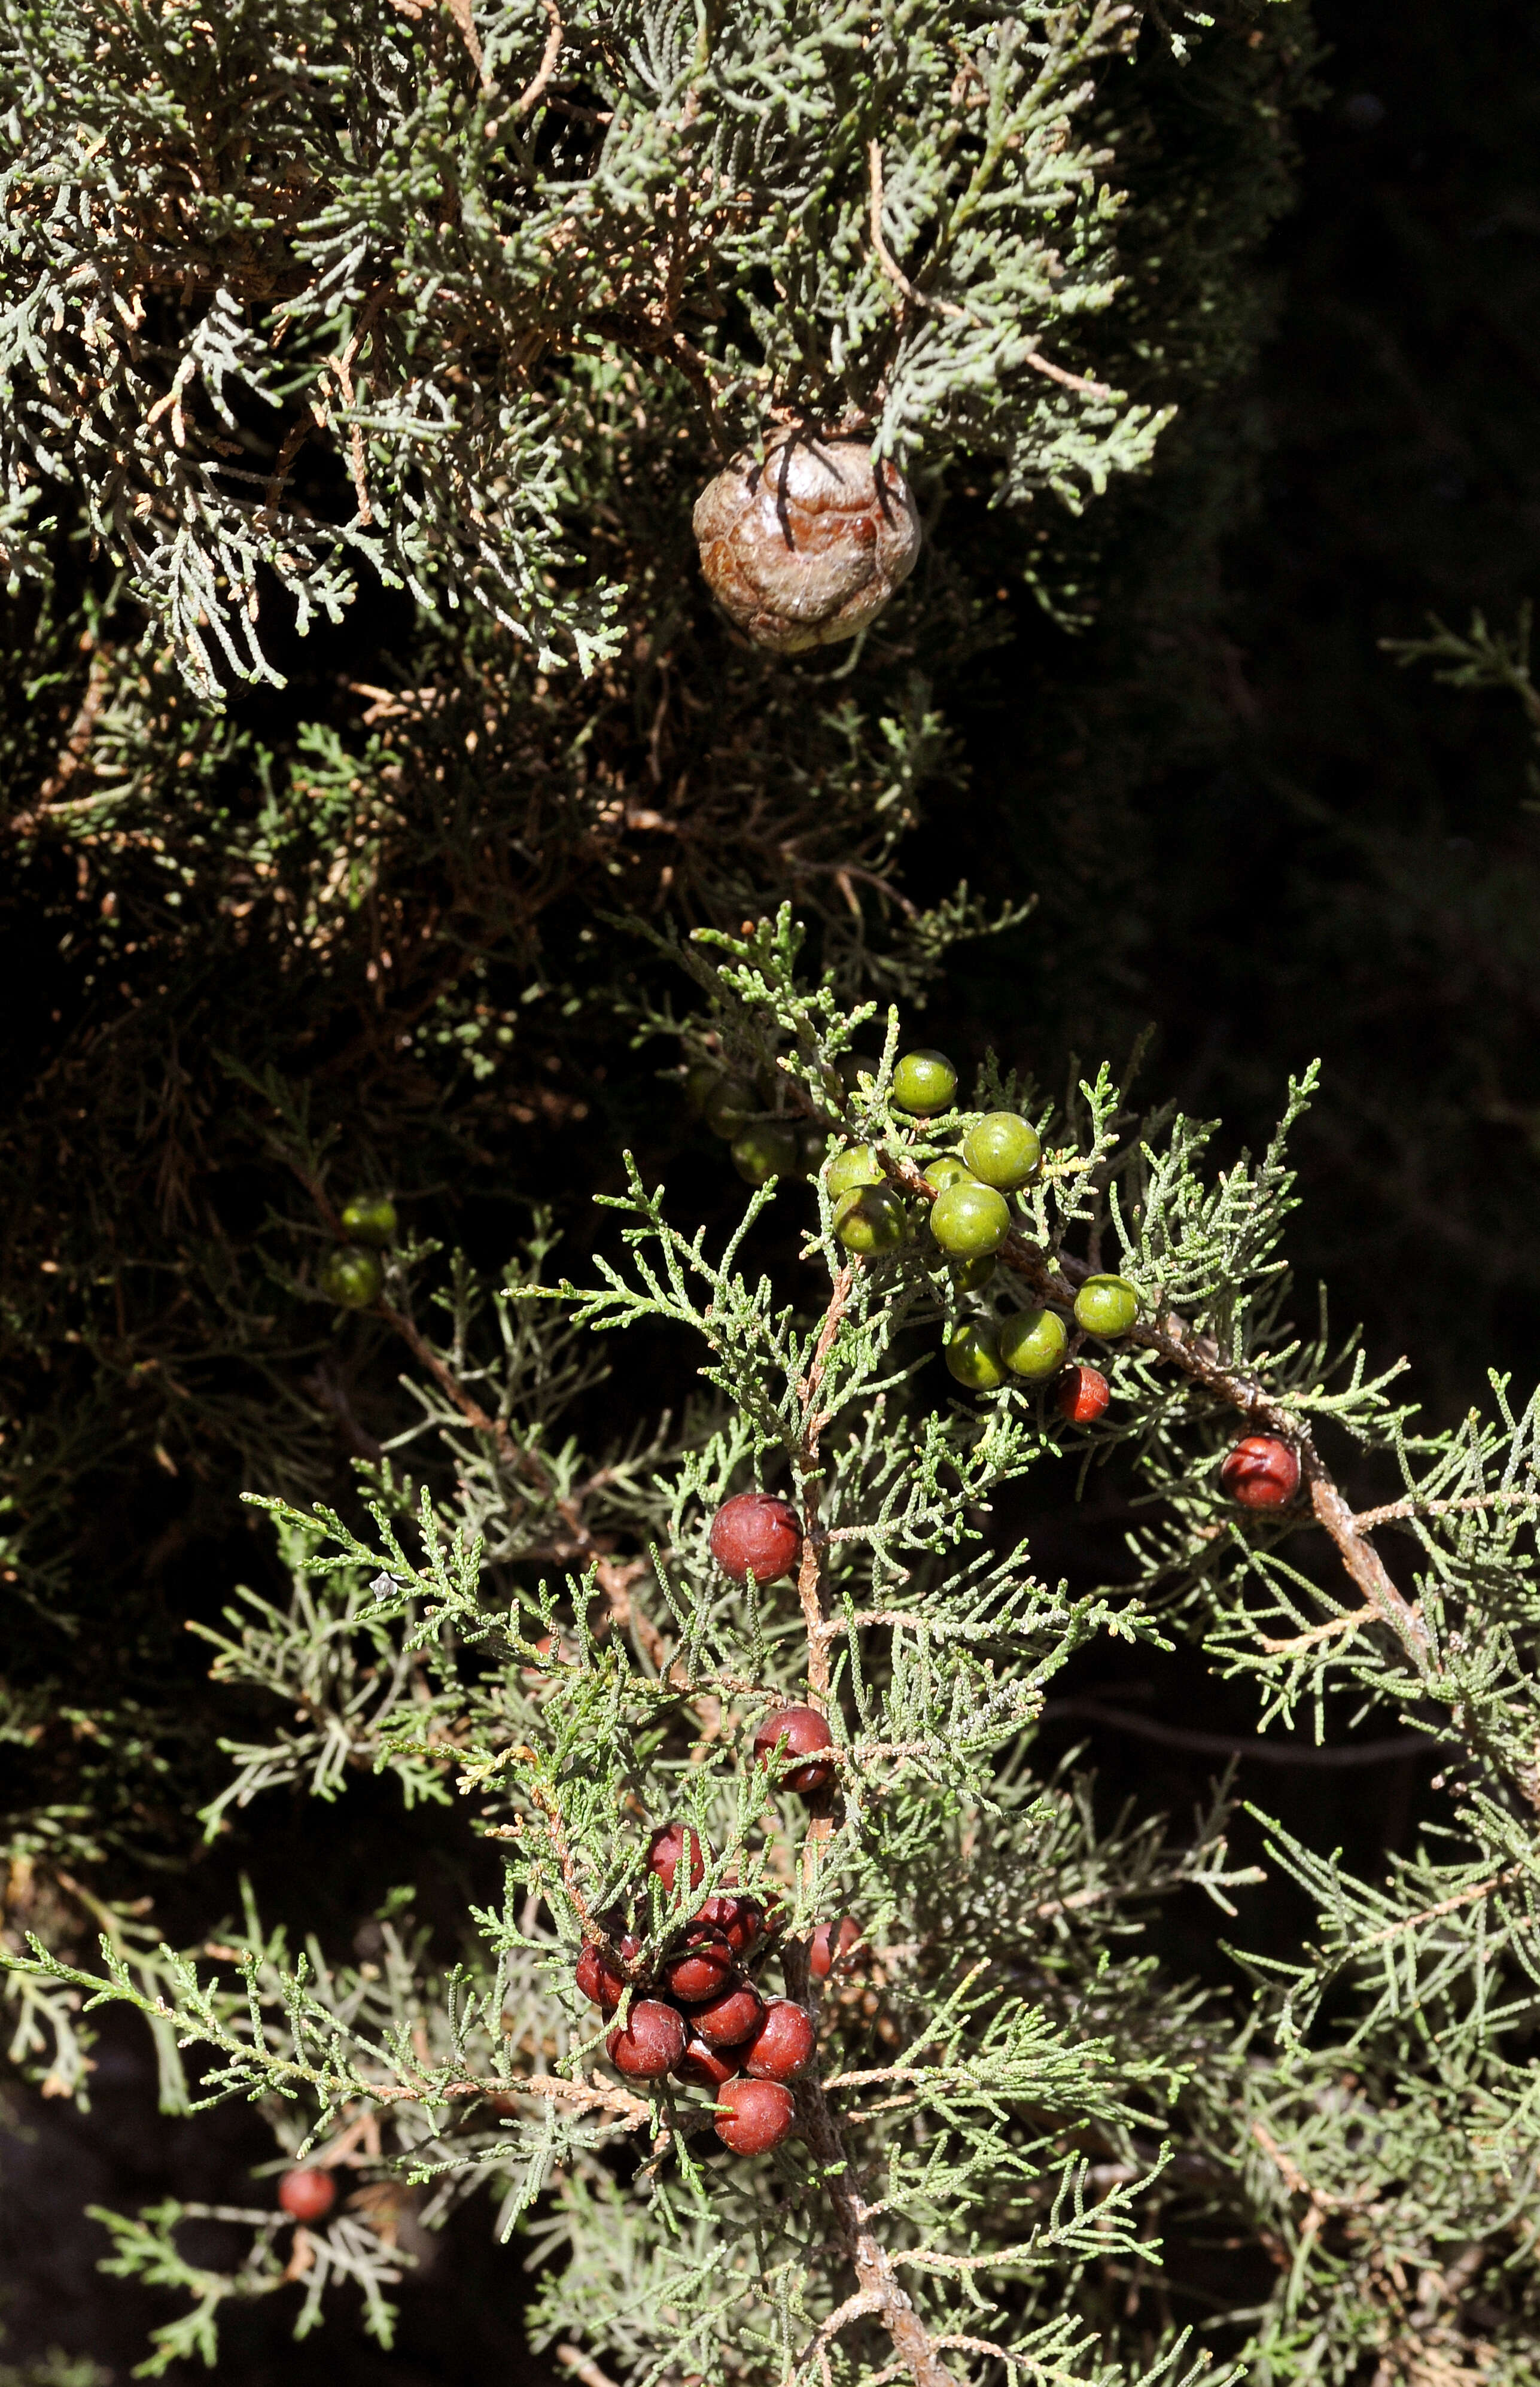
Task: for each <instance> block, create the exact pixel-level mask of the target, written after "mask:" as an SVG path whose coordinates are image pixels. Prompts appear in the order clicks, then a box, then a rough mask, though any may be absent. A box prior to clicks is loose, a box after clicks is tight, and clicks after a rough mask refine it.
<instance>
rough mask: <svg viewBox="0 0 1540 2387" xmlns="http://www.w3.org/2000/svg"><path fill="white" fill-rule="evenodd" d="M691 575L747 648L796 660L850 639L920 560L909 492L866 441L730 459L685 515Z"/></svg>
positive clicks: (786, 446) (811, 442)
mask: <svg viewBox="0 0 1540 2387" xmlns="http://www.w3.org/2000/svg"><path fill="white" fill-rule="evenodd" d="M694 524H695V536H696V538H697V539H698V540H699V542H700V547H701V570H702V572H704V574H705V575H706V580H707V583H708V585H709V587H710V588H711V591H712V594H713V596H714V597H715V599H716V600H717V602H718V604H719V605H720V606H721V607H722V609H723V611H724V613H727V614H729V615H730V616H731V618H732V619H733V621H735V622H736V623H737V624H738V627H739V628H740V629H743V630H747V631H748V633H749V636H750V637H751V638H752V639H754V641H755V642H756V644H758V645H759V646H762V647H770V648H773V649H774V650H775V651H776V653H777V654H782V655H794V654H800V653H802V651H803V650H805V649H807V648H809V647H824V646H831V645H833V644H834V642H835V641H836V640H837V639H839V638H853V637H854V636H855V634H856V632H857V630H859V629H861V628H863V627H864V626H865V624H866V623H867V622H869V621H870V620H871V619H872V617H873V615H874V614H876V613H880V612H881V610H882V608H883V606H884V605H886V603H887V602H888V600H889V598H890V596H891V595H892V593H893V591H894V589H895V588H897V587H899V586H900V584H901V583H902V582H903V581H905V580H907V578H908V577H909V575H910V573H911V572H912V571H913V570H914V568H915V557H916V556H917V555H918V553H919V549H920V524H919V516H918V514H917V513H916V512H915V500H914V499H913V498H912V497H911V496H910V494H909V486H908V483H907V482H906V481H905V480H904V477H903V474H902V473H901V472H900V471H899V469H898V467H897V465H896V464H891V463H889V462H888V461H886V459H885V460H884V461H882V462H881V463H880V464H877V465H874V464H873V462H872V459H871V448H870V446H869V444H868V442H867V441H866V440H865V439H862V438H859V437H856V436H830V437H828V438H827V439H825V438H814V437H809V436H806V435H794V436H790V437H788V438H784V439H782V440H780V441H778V442H776V444H775V445H774V446H773V447H772V448H770V452H769V454H768V455H767V456H765V457H764V458H763V459H762V458H760V457H758V456H753V455H750V454H744V455H741V456H735V457H734V459H733V461H732V462H731V463H730V464H729V465H728V466H727V467H726V471H724V472H721V473H718V474H717V476H716V478H715V480H714V481H712V482H710V483H708V485H707V486H706V487H705V488H704V489H702V491H701V495H700V497H699V498H698V499H696V503H695V514H694Z"/></svg>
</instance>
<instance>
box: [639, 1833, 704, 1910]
mask: <svg viewBox="0 0 1540 2387" xmlns="http://www.w3.org/2000/svg"><path fill="white" fill-rule="evenodd" d="M687 1840H688V1843H689V1865H688V1875H689V1886H690V1888H691V1889H693V1888H695V1885H696V1883H697V1882H699V1881H702V1880H703V1879H704V1878H705V1872H706V1855H707V1850H706V1849H705V1847H704V1846H703V1844H702V1842H701V1835H700V1834H699V1832H692V1831H691V1830H690V1829H689V1828H688V1825H685V1824H660V1825H659V1826H658V1829H657V1830H656V1831H655V1832H654V1833H653V1835H652V1838H651V1839H650V1841H649V1843H648V1849H647V1870H648V1872H649V1873H655V1874H656V1875H657V1876H658V1879H659V1880H660V1881H661V1882H662V1883H663V1888H664V1889H665V1890H666V1891H667V1892H668V1893H669V1895H670V1897H672V1896H673V1894H674V1877H675V1874H676V1873H677V1872H678V1870H679V1859H680V1858H681V1857H682V1856H683V1855H684V1852H685V1843H686V1841H687Z"/></svg>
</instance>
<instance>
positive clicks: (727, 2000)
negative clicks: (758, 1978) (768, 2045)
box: [689, 1981, 764, 2047]
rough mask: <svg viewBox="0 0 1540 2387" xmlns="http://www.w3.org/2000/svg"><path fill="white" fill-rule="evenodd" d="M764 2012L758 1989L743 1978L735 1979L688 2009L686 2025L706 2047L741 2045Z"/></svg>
mask: <svg viewBox="0 0 1540 2387" xmlns="http://www.w3.org/2000/svg"><path fill="white" fill-rule="evenodd" d="M762 2014H764V2002H763V2000H762V1999H761V1997H760V1993H759V1991H758V1990H757V1989H751V1987H750V1985H749V1983H748V1982H747V1981H735V1982H733V1983H732V1985H731V1986H730V1987H729V1988H727V1989H724V1990H723V1991H722V1992H721V1994H720V1996H718V1997H714V1998H712V1999H710V2000H709V2001H708V2002H707V2003H706V2004H705V2005H701V2006H693V2007H692V2008H691V2009H690V2017H689V2019H690V2027H691V2028H692V2029H693V2030H694V2031H695V2033H696V2034H697V2036H698V2037H699V2038H701V2039H703V2040H705V2042H706V2045H707V2046H708V2047H741V2046H742V2044H743V2042H744V2040H746V2039H752V2037H753V2035H754V2033H755V2031H756V2030H758V2028H759V2026H760V2017H761V2015H762Z"/></svg>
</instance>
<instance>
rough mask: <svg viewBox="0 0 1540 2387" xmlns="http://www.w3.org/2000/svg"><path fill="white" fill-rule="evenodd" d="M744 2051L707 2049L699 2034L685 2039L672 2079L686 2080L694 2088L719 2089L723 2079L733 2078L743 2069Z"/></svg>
mask: <svg viewBox="0 0 1540 2387" xmlns="http://www.w3.org/2000/svg"><path fill="white" fill-rule="evenodd" d="M742 2059H743V2050H742V2049H741V2048H740V2047H734V2048H726V2049H724V2048H720V2047H708V2045H707V2044H706V2041H705V2040H703V2039H701V2037H700V2036H699V2034H696V2035H694V2036H692V2037H691V2038H689V2039H687V2040H686V2041H685V2052H684V2053H683V2055H681V2056H680V2058H679V2061H678V2063H677V2064H676V2065H675V2067H674V2078H675V2080H688V2082H689V2083H690V2086H691V2087H692V2088H694V2089H720V2088H721V2086H722V2083H723V2082H724V2080H731V2079H733V2078H735V2077H736V2076H737V2074H738V2072H739V2071H740V2070H741V2069H742Z"/></svg>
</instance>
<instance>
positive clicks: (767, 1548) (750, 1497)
mask: <svg viewBox="0 0 1540 2387" xmlns="http://www.w3.org/2000/svg"><path fill="white" fill-rule="evenodd" d="M711 1546H712V1556H713V1559H714V1560H716V1563H717V1565H718V1566H719V1567H720V1568H721V1570H722V1572H723V1573H724V1574H725V1575H726V1576H727V1577H728V1579H729V1581H731V1582H733V1583H746V1582H747V1581H748V1579H749V1571H750V1569H751V1568H752V1569H753V1575H754V1581H755V1582H756V1583H778V1582H779V1581H780V1578H781V1576H782V1575H785V1574H789V1573H790V1572H791V1570H792V1568H793V1567H794V1566H795V1565H796V1563H797V1560H798V1558H799V1557H800V1555H801V1552H802V1524H801V1522H800V1521H799V1519H798V1516H797V1511H796V1510H795V1509H792V1508H789V1506H788V1505H787V1503H786V1501H784V1500H777V1499H776V1497H775V1495H774V1494H773V1493H770V1492H738V1493H735V1494H734V1496H733V1497H732V1499H730V1500H725V1501H724V1502H723V1504H722V1506H721V1508H720V1509H718V1510H717V1512H716V1514H715V1516H714V1517H713V1520H712V1534H711Z"/></svg>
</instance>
